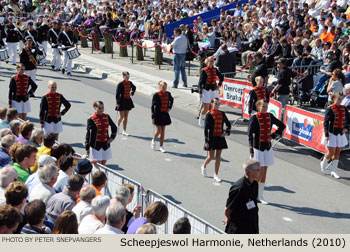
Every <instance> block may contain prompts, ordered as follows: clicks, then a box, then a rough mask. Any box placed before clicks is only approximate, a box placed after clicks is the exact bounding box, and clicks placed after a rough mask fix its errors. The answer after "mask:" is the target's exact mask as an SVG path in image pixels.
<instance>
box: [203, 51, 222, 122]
mask: <svg viewBox="0 0 350 252" xmlns="http://www.w3.org/2000/svg"><path fill="white" fill-rule="evenodd" d="M214 62H215V60H214V57H212V56H210V57H208V58H206V59H205V64H206V65H207V66H206V67H205V68H203V69H202V71H201V74H200V77H199V85H198V86H199V98H200V99H202V103H203V108H202V111H201V113H200V114H199V121H198V124H199V126H200V127H202V125H203V120H204V116H205V114H206V113H207V112H208V111H209V110H210V102H211V100H212V99H213V98H219V88H220V86H221V84H222V82H223V81H224V77H223V76H222V75H221V73H220V72H219V70H218V69H216V68H215V67H214ZM216 77H218V78H219V85H217V84H216Z"/></svg>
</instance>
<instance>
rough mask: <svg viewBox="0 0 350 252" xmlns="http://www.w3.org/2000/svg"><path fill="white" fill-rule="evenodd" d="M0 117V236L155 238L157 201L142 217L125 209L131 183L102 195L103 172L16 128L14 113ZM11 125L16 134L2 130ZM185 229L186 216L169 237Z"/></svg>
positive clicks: (28, 127)
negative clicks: (148, 236) (147, 236)
mask: <svg viewBox="0 0 350 252" xmlns="http://www.w3.org/2000/svg"><path fill="white" fill-rule="evenodd" d="M0 116H1V118H2V119H1V122H0V125H1V126H0V142H1V147H0V234H6V233H8V234H11V233H15V234H21V233H22V234H51V233H52V234H124V233H132V234H135V233H136V234H156V233H157V228H156V225H162V224H164V223H165V222H166V221H167V220H168V209H167V207H166V205H164V204H163V203H162V202H160V201H157V202H154V203H152V204H151V205H149V206H148V207H147V208H146V209H145V211H144V214H143V217H141V211H142V208H141V206H135V207H134V208H133V209H130V210H128V207H129V206H130V205H129V204H130V203H131V202H132V201H133V197H134V186H133V185H131V184H124V185H121V186H120V187H119V188H118V189H117V190H116V192H115V196H114V197H113V198H109V197H108V196H104V195H102V192H101V191H102V190H103V188H105V187H106V185H107V176H106V174H105V173H104V172H103V171H102V170H100V169H95V170H94V171H93V166H94V164H95V163H94V161H91V162H90V161H89V160H88V159H86V158H85V157H84V156H82V157H78V156H76V155H75V152H74V150H73V148H72V147H71V146H69V145H68V144H58V143H57V142H55V134H54V133H46V134H44V132H43V130H42V129H34V126H33V124H32V123H30V122H25V123H22V124H21V122H20V121H18V120H17V118H18V114H17V113H16V110H15V109H6V108H2V107H1V108H0ZM13 122H19V128H20V129H19V133H18V135H15V134H14V133H13V131H12V130H11V129H10V128H6V125H8V126H11V124H12V123H13ZM34 133H35V134H34ZM89 175H91V183H90V182H89V180H88V179H87V176H89ZM190 231H191V225H190V224H189V221H188V219H187V218H181V219H179V220H178V222H176V223H175V225H174V231H173V232H174V234H176V233H178V234H185V233H190Z"/></svg>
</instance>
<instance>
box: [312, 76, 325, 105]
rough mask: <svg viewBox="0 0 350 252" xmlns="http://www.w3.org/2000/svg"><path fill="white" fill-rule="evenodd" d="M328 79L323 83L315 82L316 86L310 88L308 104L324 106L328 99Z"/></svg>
mask: <svg viewBox="0 0 350 252" xmlns="http://www.w3.org/2000/svg"><path fill="white" fill-rule="evenodd" d="M327 85H328V81H326V82H324V83H323V84H322V83H321V84H317V86H316V87H315V88H314V89H313V90H312V94H311V101H310V104H311V106H312V107H318V108H324V107H325V106H326V104H327V101H328V94H327Z"/></svg>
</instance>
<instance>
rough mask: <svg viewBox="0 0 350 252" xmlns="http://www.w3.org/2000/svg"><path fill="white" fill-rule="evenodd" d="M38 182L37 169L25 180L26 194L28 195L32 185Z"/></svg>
mask: <svg viewBox="0 0 350 252" xmlns="http://www.w3.org/2000/svg"><path fill="white" fill-rule="evenodd" d="M38 184H40V180H39V170H37V171H36V172H35V173H33V174H31V175H30V176H29V177H28V179H27V180H26V185H27V186H28V194H29V195H30V194H31V192H32V190H33V188H34V186H36V185H38Z"/></svg>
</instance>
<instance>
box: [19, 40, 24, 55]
mask: <svg viewBox="0 0 350 252" xmlns="http://www.w3.org/2000/svg"><path fill="white" fill-rule="evenodd" d="M23 47H24V43H23V41H22V40H20V41H19V43H18V54H21V53H22V50H23Z"/></svg>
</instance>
